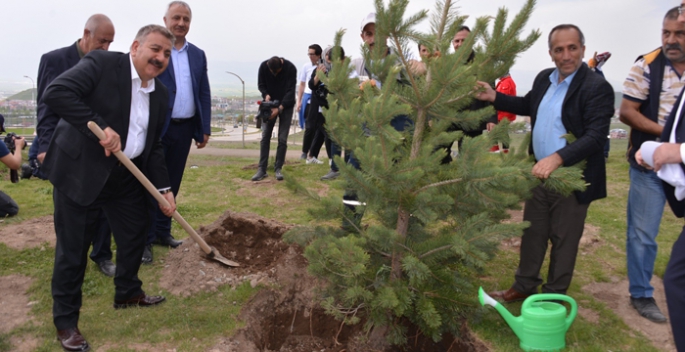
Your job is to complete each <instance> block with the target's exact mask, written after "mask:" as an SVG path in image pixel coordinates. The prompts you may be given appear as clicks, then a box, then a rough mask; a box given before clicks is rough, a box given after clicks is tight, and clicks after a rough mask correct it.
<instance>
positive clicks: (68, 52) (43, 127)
mask: <svg viewBox="0 0 685 352" xmlns="http://www.w3.org/2000/svg"><path fill="white" fill-rule="evenodd" d="M76 45H78V41H77V42H75V43H74V44H72V45H70V46H67V47H64V48H60V49H57V50H53V51H51V52H49V53H47V54H43V56H41V58H40V65H39V66H38V82H37V83H38V94H37V97H36V101H37V102H38V107H37V109H36V114H37V116H38V121H40V120H45V122H44V123H42V124H39V125H38V128H37V129H36V139H35V140H34V143H36V142H37V143H38V153H44V152H46V151H47V150H48V144H49V143H50V139H51V138H52V133H53V132H54V130H55V127H57V122H59V116H57V114H55V113H54V112H53V111H52V110H51V109H50V107H49V106H47V105H46V104H45V102H44V101H43V99H42V97H43V93H44V92H45V88H47V87H48V85H50V83H51V82H52V80H54V79H55V78H57V76H59V75H61V74H62V73H64V71H66V70H68V69H70V68H72V67H74V66H75V65H76V64H77V63H78V62H79V61H80V60H81V57H80V56H79V54H78V49H77V48H76Z"/></svg>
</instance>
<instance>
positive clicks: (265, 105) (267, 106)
mask: <svg viewBox="0 0 685 352" xmlns="http://www.w3.org/2000/svg"><path fill="white" fill-rule="evenodd" d="M258 104H259V112H258V113H257V119H260V120H262V123H267V122H269V119H271V109H278V106H279V105H281V103H280V102H279V101H278V100H274V101H266V100H262V101H261V102H258Z"/></svg>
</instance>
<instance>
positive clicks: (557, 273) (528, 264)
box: [476, 24, 614, 302]
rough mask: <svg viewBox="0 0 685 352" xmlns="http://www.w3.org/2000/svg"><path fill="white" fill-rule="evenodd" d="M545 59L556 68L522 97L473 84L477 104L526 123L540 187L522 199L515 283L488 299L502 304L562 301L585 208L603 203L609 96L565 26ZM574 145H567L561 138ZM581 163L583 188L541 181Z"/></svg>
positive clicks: (573, 30) (579, 38)
mask: <svg viewBox="0 0 685 352" xmlns="http://www.w3.org/2000/svg"><path fill="white" fill-rule="evenodd" d="M548 44H549V54H550V56H551V57H552V60H553V61H554V64H555V66H556V68H553V69H546V70H544V71H542V72H540V74H538V76H537V77H536V78H535V81H534V83H533V88H532V89H531V91H530V92H529V93H528V94H526V96H524V97H515V96H508V95H504V94H502V93H496V92H495V91H494V90H493V89H492V87H490V85H489V84H487V83H485V82H479V85H480V86H481V87H483V92H481V93H479V94H478V95H477V97H476V98H478V99H480V100H485V101H490V102H493V103H494V107H495V109H496V110H498V111H507V112H511V113H515V114H517V115H522V116H530V119H531V126H532V130H533V143H532V144H531V147H530V151H531V152H532V153H533V155H535V161H536V162H535V165H533V168H532V170H531V173H532V174H533V176H535V177H537V178H539V179H540V180H541V181H542V182H541V184H540V185H538V186H537V187H535V188H533V189H532V197H531V198H530V199H528V200H526V205H525V208H524V211H523V220H525V221H529V222H530V227H529V228H527V229H525V230H524V231H523V236H522V237H521V252H520V259H519V265H518V268H517V270H516V274H515V282H514V284H513V285H512V286H511V288H509V289H508V290H504V291H496V292H492V293H490V296H492V297H495V298H499V299H501V300H502V301H504V302H514V301H520V300H524V299H526V298H527V297H528V296H530V295H532V294H535V293H537V292H538V287H539V286H540V285H542V292H545V293H561V294H565V293H566V291H567V290H568V288H569V286H570V284H571V279H572V278H573V269H574V267H575V264H576V255H577V253H578V245H579V243H580V238H581V236H582V235H583V228H584V225H585V217H586V215H587V210H588V207H589V206H590V202H592V201H593V200H596V199H600V198H604V197H606V193H607V192H606V167H605V159H604V145H605V144H606V140H607V134H608V133H609V123H610V121H611V117H612V116H613V115H614V90H613V88H611V85H610V84H609V83H607V81H606V80H605V79H604V78H603V77H601V76H600V75H597V74H595V73H594V72H592V71H591V70H590V69H589V68H588V67H587V65H586V64H584V63H583V55H584V53H585V37H584V36H583V32H581V31H580V29H579V28H578V27H577V26H575V25H572V24H563V25H558V26H556V27H554V29H552V31H551V32H550V34H549V38H548ZM567 134H570V135H573V136H575V137H576V140H575V141H574V142H573V143H568V142H567V141H566V139H565V138H563V136H564V135H567ZM583 161H585V162H586V166H585V169H584V170H583V177H584V180H585V182H587V184H588V185H587V188H586V190H585V191H583V192H574V194H572V195H570V196H565V195H562V194H559V193H557V192H555V191H553V190H550V189H547V188H546V187H545V185H544V181H545V180H546V179H547V178H549V176H550V174H551V173H552V172H554V171H555V170H556V169H558V168H559V167H562V166H572V165H575V164H577V163H579V162H583ZM549 242H551V243H552V250H551V254H550V264H549V270H548V274H547V282H545V283H544V284H543V281H542V279H541V277H540V269H541V268H542V263H543V262H544V259H545V254H546V252H547V247H548V246H549Z"/></svg>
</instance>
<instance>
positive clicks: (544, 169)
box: [532, 153, 564, 180]
mask: <svg viewBox="0 0 685 352" xmlns="http://www.w3.org/2000/svg"><path fill="white" fill-rule="evenodd" d="M563 164H564V160H562V159H561V156H559V154H557V153H554V154H552V155H550V156H548V157H546V158H543V159H542V160H540V161H538V162H537V163H536V164H535V165H533V170H532V173H533V176H535V177H537V178H539V179H541V180H546V179H547V178H549V175H551V174H552V172H553V171H554V170H556V169H558V168H559V166H561V165H563Z"/></svg>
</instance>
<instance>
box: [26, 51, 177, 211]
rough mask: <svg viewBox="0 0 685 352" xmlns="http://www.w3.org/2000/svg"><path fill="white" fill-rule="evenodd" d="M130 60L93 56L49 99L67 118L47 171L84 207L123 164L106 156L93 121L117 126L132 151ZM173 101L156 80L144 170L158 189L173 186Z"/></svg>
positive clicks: (53, 88) (49, 92)
mask: <svg viewBox="0 0 685 352" xmlns="http://www.w3.org/2000/svg"><path fill="white" fill-rule="evenodd" d="M129 60H130V59H129V55H128V54H123V53H115V52H104V51H99V50H97V51H93V52H91V53H89V54H88V55H86V56H85V57H84V58H83V59H82V60H81V61H80V62H79V63H78V64H77V65H76V66H74V67H73V68H72V69H70V70H68V71H67V72H65V73H63V74H62V75H60V76H59V77H57V78H56V79H55V80H54V81H53V82H52V84H50V86H49V87H48V88H47V89H46V91H45V93H44V95H43V101H44V102H45V104H47V106H49V107H50V109H52V111H54V112H55V113H56V114H57V115H59V116H60V117H61V119H60V120H59V122H58V124H57V127H56V128H55V133H54V134H53V137H52V140H51V141H50V146H49V148H48V152H47V155H46V156H45V162H44V164H43V167H42V168H41V169H42V170H43V171H44V172H45V173H46V174H47V175H48V178H49V180H50V182H52V184H53V185H54V186H55V188H57V189H58V190H59V191H60V192H62V193H64V194H66V195H67V196H69V198H71V199H72V200H73V201H74V202H76V203H78V204H80V205H83V206H87V205H89V204H91V203H92V202H93V201H94V200H95V199H96V198H97V196H98V195H99V194H100V192H101V191H102V189H103V187H104V185H105V182H106V181H107V178H108V177H109V175H110V173H111V171H112V169H113V168H114V167H115V165H116V163H117V159H116V157H114V156H113V155H112V156H110V157H105V152H104V148H103V147H102V146H101V145H100V143H99V139H98V138H97V137H96V136H95V135H94V134H93V133H92V132H90V130H89V129H88V127H87V126H86V124H87V123H88V121H95V123H97V124H98V125H99V126H100V128H102V129H103V130H104V129H105V128H107V127H111V128H112V129H114V131H116V132H117V133H118V134H119V136H121V144H122V147H121V149H122V150H123V149H124V147H125V146H126V138H127V135H128V127H129V120H130V111H131V64H130V61H129ZM167 99H168V93H167V90H166V87H164V85H163V84H162V83H161V81H159V80H158V79H156V78H155V91H154V92H152V93H150V120H149V123H148V130H147V136H146V141H145V148H144V150H143V153H142V155H141V157H142V166H141V171H142V172H143V173H144V174H146V176H147V177H148V178H149V179H150V181H151V182H152V184H153V185H155V187H157V188H165V187H169V186H170V184H169V177H168V174H167V170H166V164H165V162H164V152H163V149H162V143H161V139H160V137H161V133H162V128H163V127H164V117H165V115H166V107H167V104H168V100H167ZM42 123H44V122H43V121H39V124H42Z"/></svg>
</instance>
